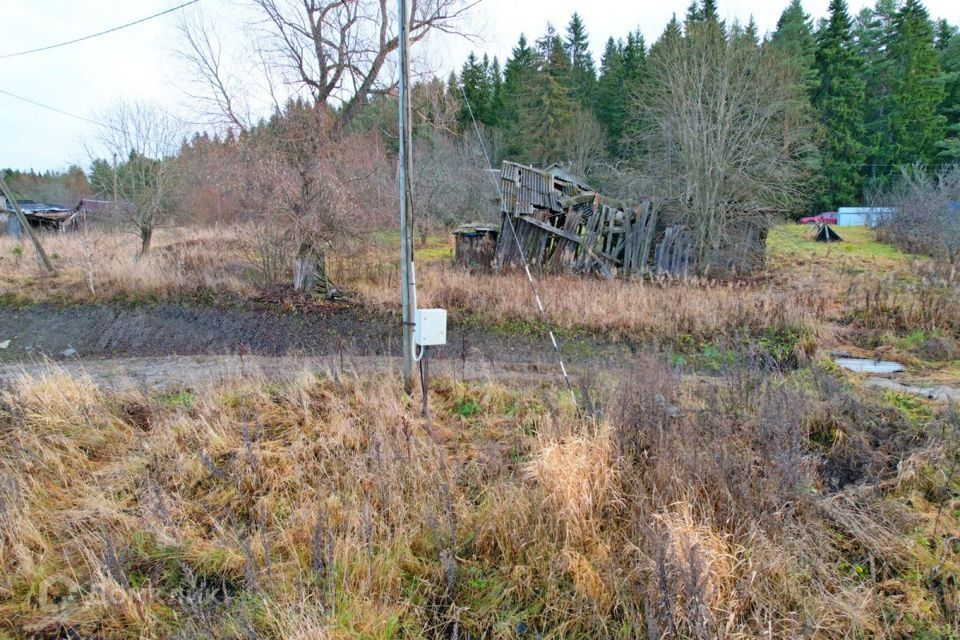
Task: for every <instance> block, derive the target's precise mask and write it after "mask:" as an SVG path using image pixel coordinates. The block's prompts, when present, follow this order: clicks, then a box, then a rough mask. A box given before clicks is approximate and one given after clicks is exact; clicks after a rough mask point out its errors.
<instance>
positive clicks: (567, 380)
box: [460, 87, 580, 413]
mask: <svg viewBox="0 0 960 640" xmlns="http://www.w3.org/2000/svg"><path fill="white" fill-rule="evenodd" d="M460 93H462V94H463V101H464V102H465V103H466V105H467V112H468V113H469V114H470V120H472V121H473V129H474V131H476V132H477V140H479V141H480V148H481V149H482V150H483V156H484V158H485V159H486V161H487V168H488V169H489V171H488V172H487V173H489V174H490V179H491V180H493V186H494V188H495V189H496V190H497V194H498V195H499V196H500V201H501V202H503V191H501V189H500V184H499V183H498V182H497V179H496V177H495V176H494V175H493V163H492V162H491V161H490V154H488V153H487V145H486V144H484V142H483V135H482V134H481V133H480V126H479V125H478V124H477V119H476V118H475V117H474V115H473V108H472V107H471V106H470V100H469V98H467V92H466V91H464V89H463V87H460ZM504 218H506V220H507V222H508V223H509V224H510V233H511V235H513V241H514V243H515V245H516V247H517V253H518V254H519V255H520V260H522V261H523V270H524V272H525V273H526V274H527V282H529V283H530V289H532V290H533V297H534V299H535V300H536V301H537V309H539V310H540V318H541V319H542V320H543V323H544V325H545V326H546V327H547V333H548V334H549V335H550V342H551V343H552V344H553V350H554V351H555V352H556V354H557V362H558V363H559V364H560V371H561V373H563V381H564V382H565V383H566V385H567V391H569V392H570V398H571V400H573V406H574V407H575V408H576V410H577V413H579V412H580V405H579V404H578V403H577V395H576V394H575V393H574V392H573V384H571V383H570V376H569V375H567V367H566V365H564V364H563V354H562V353H561V352H560V344H559V343H558V342H557V337H556V335H554V333H553V324H552V323H551V322H550V317H549V316H548V315H547V311H546V309H544V308H543V302H542V301H541V299H540V291H539V290H538V288H537V282H536V280H534V279H533V274H532V273H530V265H529V264H528V263H527V256H526V254H525V253H524V251H523V247H522V246H521V245H520V238H518V237H517V228H516V227H515V226H514V224H513V217H512V215H511V214H509V213H504Z"/></svg>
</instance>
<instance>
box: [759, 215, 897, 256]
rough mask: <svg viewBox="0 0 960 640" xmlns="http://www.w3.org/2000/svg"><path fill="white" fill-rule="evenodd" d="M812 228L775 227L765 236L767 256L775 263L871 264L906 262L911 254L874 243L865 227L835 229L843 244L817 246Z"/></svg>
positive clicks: (795, 226) (872, 236)
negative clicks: (831, 260) (848, 260)
mask: <svg viewBox="0 0 960 640" xmlns="http://www.w3.org/2000/svg"><path fill="white" fill-rule="evenodd" d="M811 229H812V227H811V226H810V225H806V224H784V225H779V226H777V227H774V228H773V229H771V230H770V234H769V235H768V236H767V256H768V257H769V258H771V259H772V260H773V261H774V262H776V261H778V260H780V261H782V260H794V259H796V258H799V257H821V258H822V257H827V256H830V257H838V258H839V257H843V256H849V257H857V258H864V259H870V260H882V261H893V262H906V261H907V260H909V258H910V254H907V253H904V252H902V251H900V250H899V249H897V248H896V247H894V246H893V245H889V244H886V243H883V242H880V241H879V240H877V234H876V232H874V231H873V229H869V228H867V227H837V229H836V230H837V233H839V234H840V236H841V237H842V238H843V241H842V242H829V243H827V242H816V241H815V240H814V239H813V237H812V234H811Z"/></svg>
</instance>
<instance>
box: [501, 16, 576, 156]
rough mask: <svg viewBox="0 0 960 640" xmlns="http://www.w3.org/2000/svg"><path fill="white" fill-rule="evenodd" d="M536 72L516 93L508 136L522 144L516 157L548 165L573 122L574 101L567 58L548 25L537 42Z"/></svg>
mask: <svg viewBox="0 0 960 640" xmlns="http://www.w3.org/2000/svg"><path fill="white" fill-rule="evenodd" d="M537 49H538V50H539V52H540V69H539V71H538V73H536V74H535V75H534V76H533V81H532V82H529V83H525V84H524V86H523V87H522V90H521V94H520V103H519V112H518V117H517V127H518V128H517V130H516V131H515V133H514V134H513V135H512V136H511V137H512V138H513V140H514V141H523V145H522V146H521V148H520V149H519V151H520V153H519V154H518V156H519V157H520V159H521V160H525V161H528V162H533V163H539V164H548V163H549V162H551V161H556V160H561V159H562V158H560V157H559V155H558V154H559V153H560V149H561V146H562V145H563V143H564V138H565V136H566V135H567V132H568V130H569V128H570V126H571V124H572V122H573V114H574V110H575V106H576V102H575V101H574V99H573V97H572V96H571V94H570V90H569V87H568V81H569V77H570V73H571V65H570V59H569V57H568V56H567V50H566V47H565V45H564V42H563V39H562V38H561V37H560V36H559V35H558V34H557V32H556V31H555V30H554V28H553V26H552V25H549V24H548V25H547V33H546V34H545V35H544V36H543V37H542V38H541V39H540V40H538V41H537Z"/></svg>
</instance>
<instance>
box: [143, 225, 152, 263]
mask: <svg viewBox="0 0 960 640" xmlns="http://www.w3.org/2000/svg"><path fill="white" fill-rule="evenodd" d="M151 240H153V227H140V255H141V256H145V255H147V253H149V252H150V241H151Z"/></svg>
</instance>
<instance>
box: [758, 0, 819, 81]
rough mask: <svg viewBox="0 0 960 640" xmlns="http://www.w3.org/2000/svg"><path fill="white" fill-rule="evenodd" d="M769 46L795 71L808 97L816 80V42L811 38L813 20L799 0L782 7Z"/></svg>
mask: <svg viewBox="0 0 960 640" xmlns="http://www.w3.org/2000/svg"><path fill="white" fill-rule="evenodd" d="M770 46H771V47H772V48H773V49H774V50H776V51H777V52H779V53H780V54H781V55H782V56H783V57H784V59H785V60H786V61H787V62H788V64H789V65H790V66H791V67H792V68H793V69H794V70H795V71H796V74H797V77H798V78H799V79H800V81H801V82H802V83H803V85H804V86H805V87H806V89H807V93H808V94H810V95H811V96H812V95H813V94H814V92H815V91H816V88H817V84H818V82H819V74H818V73H817V66H816V51H817V41H816V39H815V38H814V37H813V22H812V21H811V20H810V16H809V15H808V14H807V13H805V12H804V10H803V5H802V4H801V2H800V0H791V1H790V4H789V5H787V8H786V9H784V10H783V13H782V14H781V15H780V19H779V20H778V21H777V30H776V31H774V32H773V35H772V36H770Z"/></svg>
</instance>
